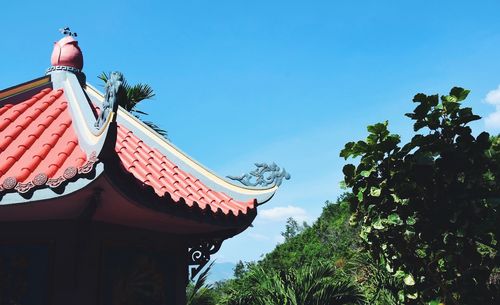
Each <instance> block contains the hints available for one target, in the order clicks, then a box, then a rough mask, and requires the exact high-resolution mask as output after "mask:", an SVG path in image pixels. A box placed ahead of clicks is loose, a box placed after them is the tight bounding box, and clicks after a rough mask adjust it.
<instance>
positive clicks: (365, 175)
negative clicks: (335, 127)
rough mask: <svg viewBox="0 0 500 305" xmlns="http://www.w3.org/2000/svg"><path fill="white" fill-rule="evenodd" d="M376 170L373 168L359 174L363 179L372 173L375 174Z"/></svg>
mask: <svg viewBox="0 0 500 305" xmlns="http://www.w3.org/2000/svg"><path fill="white" fill-rule="evenodd" d="M374 170H375V169H374V168H371V169H369V170H365V171H361V173H359V174H360V175H361V176H363V177H365V178H366V177H369V176H370V174H371V173H373V171H374Z"/></svg>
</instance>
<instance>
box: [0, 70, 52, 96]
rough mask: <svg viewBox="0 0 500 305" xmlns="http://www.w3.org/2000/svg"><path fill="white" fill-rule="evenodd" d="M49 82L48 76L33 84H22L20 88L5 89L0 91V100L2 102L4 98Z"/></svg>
mask: <svg viewBox="0 0 500 305" xmlns="http://www.w3.org/2000/svg"><path fill="white" fill-rule="evenodd" d="M49 82H50V76H46V77H44V78H42V79H39V80H36V81H33V82H29V83H26V84H23V85H20V86H16V87H14V88H11V89H7V90H5V91H0V100H3V99H5V98H7V97H10V96H12V95H15V94H19V93H23V92H25V91H28V90H30V89H33V88H36V87H39V86H42V85H45V84H47V83H49Z"/></svg>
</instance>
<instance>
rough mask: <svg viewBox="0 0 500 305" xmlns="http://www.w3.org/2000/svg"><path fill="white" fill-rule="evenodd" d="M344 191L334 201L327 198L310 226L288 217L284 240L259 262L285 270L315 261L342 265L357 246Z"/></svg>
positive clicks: (356, 231) (265, 266)
mask: <svg viewBox="0 0 500 305" xmlns="http://www.w3.org/2000/svg"><path fill="white" fill-rule="evenodd" d="M344 199H345V195H344V196H341V197H340V198H339V200H337V202H331V201H327V202H326V203H325V206H324V208H323V212H322V214H321V216H320V217H319V218H318V219H317V220H316V221H315V222H314V224H313V225H312V226H307V225H302V226H299V225H298V224H297V223H296V222H295V221H294V220H292V219H289V220H288V223H287V227H286V228H285V231H284V232H283V235H284V237H285V241H284V242H283V243H282V244H279V245H278V246H276V248H275V249H274V250H273V251H272V252H270V253H268V254H267V255H266V256H265V257H264V259H263V260H262V261H260V262H259V263H258V265H260V266H262V267H263V268H273V269H278V270H288V269H290V268H297V267H298V266H303V265H308V264H313V263H314V264H318V263H331V262H334V263H335V264H339V265H342V264H344V262H345V261H347V260H349V259H350V258H351V257H352V256H353V253H355V251H356V249H357V248H358V238H359V237H358V235H359V233H358V230H357V228H355V227H353V226H351V225H349V217H350V212H349V206H348V204H347V202H344Z"/></svg>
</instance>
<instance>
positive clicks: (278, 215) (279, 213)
mask: <svg viewBox="0 0 500 305" xmlns="http://www.w3.org/2000/svg"><path fill="white" fill-rule="evenodd" d="M259 215H260V216H261V218H263V219H267V220H272V221H282V220H286V219H287V218H289V217H292V218H293V219H295V220H297V221H298V222H302V221H307V220H309V215H308V214H307V212H306V211H305V210H304V209H302V208H299V207H295V206H292V205H289V206H286V207H275V208H272V209H266V210H261V211H259Z"/></svg>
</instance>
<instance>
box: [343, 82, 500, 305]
mask: <svg viewBox="0 0 500 305" xmlns="http://www.w3.org/2000/svg"><path fill="white" fill-rule="evenodd" d="M468 93H469V91H468V90H464V89H462V88H457V87H455V88H453V89H452V90H451V92H450V93H449V94H448V95H444V96H438V95H430V96H428V95H425V94H417V95H416V96H415V98H414V99H413V102H414V103H416V104H417V106H416V108H415V109H414V111H413V112H412V113H408V114H406V116H408V117H409V118H410V119H412V120H413V127H414V130H415V132H416V134H415V135H414V136H413V138H412V139H411V141H409V142H408V143H406V144H404V145H401V143H400V142H401V140H400V137H399V135H396V134H391V133H390V132H389V131H388V129H387V126H388V123H387V122H384V123H378V124H375V125H373V126H369V127H368V132H369V135H368V137H367V138H366V140H364V141H358V142H349V143H347V144H346V145H345V148H344V149H343V150H342V151H341V153H340V156H341V157H344V158H346V159H347V158H356V157H357V158H358V159H359V164H357V165H353V164H347V165H345V166H344V168H343V172H344V181H345V185H346V186H347V187H350V188H352V191H353V193H354V196H352V197H350V204H351V208H352V210H353V212H354V214H353V217H352V219H351V221H352V223H355V224H359V225H361V233H360V237H361V239H362V240H363V243H364V246H365V247H366V249H367V250H369V252H370V253H371V255H372V256H373V257H375V258H377V259H379V260H380V261H381V262H382V263H383V264H385V265H386V268H387V270H388V271H389V272H390V273H391V274H392V275H393V277H394V278H395V279H397V280H399V281H400V282H401V283H402V284H404V285H402V287H403V288H402V289H401V290H400V291H399V299H400V301H401V302H404V303H405V304H421V303H423V302H430V301H433V300H439V301H441V302H444V303H446V304H500V297H499V295H498V290H496V291H495V287H494V285H492V284H491V282H492V278H493V277H494V276H495V275H496V274H497V272H498V271H497V270H498V267H499V266H500V253H499V243H498V242H499V240H498V239H499V237H500V213H499V203H500V196H499V195H500V194H499V193H500V192H499V190H500V186H499V183H500V181H499V179H500V157H499V156H500V151H499V150H498V144H497V143H498V140H497V139H495V138H493V139H492V138H490V136H489V134H488V133H485V132H483V133H480V134H479V135H477V136H474V135H473V133H472V130H471V128H470V127H469V126H468V124H469V123H470V122H472V121H475V120H478V119H479V118H480V117H479V116H477V115H474V114H473V113H472V110H471V108H467V107H462V102H463V101H464V100H465V99H466V97H467V95H468ZM417 132H418V133H417Z"/></svg>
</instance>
